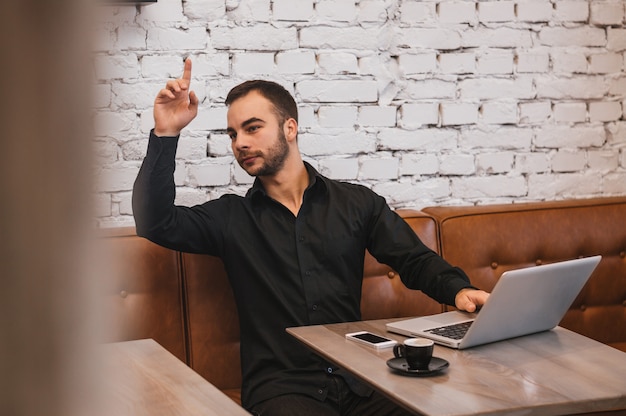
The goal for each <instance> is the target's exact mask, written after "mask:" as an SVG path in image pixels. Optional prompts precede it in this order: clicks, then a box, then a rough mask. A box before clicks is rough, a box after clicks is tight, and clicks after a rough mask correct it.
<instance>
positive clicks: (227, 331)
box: [182, 253, 241, 401]
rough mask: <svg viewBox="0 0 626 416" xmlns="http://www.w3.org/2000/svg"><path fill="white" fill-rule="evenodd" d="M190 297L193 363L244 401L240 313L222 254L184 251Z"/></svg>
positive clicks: (196, 369)
mask: <svg viewBox="0 0 626 416" xmlns="http://www.w3.org/2000/svg"><path fill="white" fill-rule="evenodd" d="M182 262H183V271H184V274H185V292H186V297H187V319H188V321H187V322H188V323H187V325H188V328H189V334H188V340H189V354H190V359H189V365H190V366H191V368H193V369H194V370H195V371H196V372H197V373H198V374H200V375H201V376H202V377H204V378H206V379H207V380H208V381H210V382H211V383H212V384H213V385H215V386H216V387H217V388H219V389H220V390H223V391H225V393H226V394H228V395H229V396H231V397H232V398H234V399H235V400H236V401H240V398H239V397H238V395H239V389H240V388H241V363H240V359H239V315H238V313H237V307H236V305H235V298H234V295H233V291H232V289H231V288H230V283H229V282H228V277H227V275H226V270H225V269H224V264H223V263H222V260H220V259H219V258H218V257H213V256H207V255H200V254H188V253H183V254H182Z"/></svg>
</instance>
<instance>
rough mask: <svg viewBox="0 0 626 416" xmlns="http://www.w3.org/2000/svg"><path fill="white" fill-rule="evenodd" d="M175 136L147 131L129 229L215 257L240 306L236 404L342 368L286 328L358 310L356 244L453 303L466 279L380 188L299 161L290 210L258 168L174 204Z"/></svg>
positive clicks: (312, 388)
mask: <svg viewBox="0 0 626 416" xmlns="http://www.w3.org/2000/svg"><path fill="white" fill-rule="evenodd" d="M177 143H178V139H177V138H171V137H170V138H167V137H157V136H155V135H154V134H151V135H150V140H149V144H148V151H147V154H146V158H145V159H144V161H143V164H142V167H141V169H140V172H139V175H138V177H137V180H136V182H135V186H134V192H133V211H134V215H135V221H136V226H137V233H138V235H140V236H143V237H146V238H148V239H150V240H151V241H153V242H155V243H157V244H160V245H163V246H165V247H169V248H171V249H175V250H180V251H185V252H191V253H205V254H210V255H214V256H219V257H220V258H221V259H222V260H223V262H224V265H225V268H226V271H227V273H228V277H229V280H230V284H231V286H232V289H233V293H234V296H235V300H236V303H237V308H238V312H239V319H240V329H241V364H242V372H243V386H242V402H243V405H244V406H245V407H248V408H249V407H251V406H252V405H254V404H256V403H258V402H260V401H263V400H265V399H268V398H271V397H274V396H278V395H280V394H284V393H290V392H291V393H302V394H307V395H309V396H312V397H317V398H319V399H320V400H323V399H324V398H325V397H326V391H327V389H326V382H327V377H328V376H327V374H329V373H334V374H340V375H341V374H342V373H343V372H342V370H341V369H336V368H335V367H333V366H331V365H330V364H329V363H327V362H325V361H324V360H323V359H321V358H319V357H318V356H316V355H315V354H314V353H312V352H310V351H309V350H308V349H307V348H306V347H304V346H303V345H301V344H300V343H299V342H298V341H296V340H295V339H294V338H292V337H291V336H290V335H288V334H287V333H286V332H285V328H287V327H293V326H301V325H313V324H328V323H335V322H347V321H357V320H359V319H360V318H361V315H360V301H361V284H362V280H363V263H364V256H365V250H366V249H368V250H369V251H370V252H371V253H372V255H373V256H374V257H375V258H376V259H377V260H378V261H380V262H381V263H385V264H388V265H390V266H391V267H392V268H394V269H395V270H397V271H398V272H399V273H400V276H401V279H402V281H403V282H404V283H405V285H406V286H407V287H409V288H412V289H419V290H422V291H424V292H425V293H426V294H428V295H430V296H431V297H433V298H435V299H436V300H438V301H440V302H443V303H447V304H451V305H453V304H454V297H455V295H456V293H457V292H458V291H459V290H460V289H462V288H464V287H470V284H469V280H468V278H467V276H466V275H465V274H464V273H463V272H462V271H460V270H459V269H457V268H454V267H451V266H450V265H449V264H447V263H446V262H445V261H444V260H443V259H442V258H441V257H439V256H438V255H437V254H435V253H434V252H432V251H431V250H430V249H428V248H427V247H426V246H425V245H424V244H423V243H422V242H421V241H420V240H419V238H418V237H417V236H416V235H415V233H414V232H413V230H412V229H411V228H410V227H409V226H408V225H407V223H406V222H405V221H404V220H403V219H402V218H400V217H399V216H398V215H397V214H395V213H394V212H393V211H391V210H390V209H389V207H388V206H387V204H386V202H385V200H384V198H382V197H381V196H379V195H376V194H375V193H374V192H372V191H371V190H370V189H368V188H366V187H364V186H360V185H355V184H349V183H342V182H338V181H334V180H330V179H328V178H325V177H324V176H322V175H320V174H319V173H318V172H316V171H315V169H313V168H312V167H311V166H310V165H308V164H306V169H307V172H308V174H309V186H308V188H307V189H306V191H305V193H304V198H303V203H302V206H301V208H300V211H299V213H298V215H297V216H294V215H293V213H292V212H291V211H289V210H288V209H287V208H286V207H284V206H283V205H281V204H280V203H278V202H277V201H275V200H273V199H272V198H270V197H268V195H267V194H266V193H265V190H264V189H263V186H262V185H261V183H260V181H259V180H258V179H257V180H256V181H255V183H254V185H253V186H252V188H251V189H250V190H249V191H248V193H247V195H246V196H245V197H241V196H237V195H224V196H222V197H221V198H219V199H217V200H213V201H209V202H206V203H204V204H202V205H198V206H194V207H181V206H175V205H174V197H175V185H174V179H173V173H174V168H175V154H176V147H177ZM344 376H345V377H347V378H348V379H350V376H349V375H346V374H345V373H344ZM348 381H349V383H350V381H351V380H348ZM351 385H353V384H351ZM358 390H359V389H358V386H357V387H355V391H357V392H358ZM361 393H364V391H361Z"/></svg>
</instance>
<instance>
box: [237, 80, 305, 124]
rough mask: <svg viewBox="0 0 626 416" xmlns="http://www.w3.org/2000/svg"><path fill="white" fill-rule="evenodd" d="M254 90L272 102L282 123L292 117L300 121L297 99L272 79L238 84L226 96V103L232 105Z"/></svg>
mask: <svg viewBox="0 0 626 416" xmlns="http://www.w3.org/2000/svg"><path fill="white" fill-rule="evenodd" d="M252 91H258V92H259V94H261V95H262V96H263V97H265V98H266V99H268V100H269V101H270V102H271V103H272V105H273V106H274V109H275V111H276V113H277V116H278V117H279V120H280V122H281V123H283V122H285V121H286V120H287V119H290V118H293V119H294V120H296V122H297V121H298V106H297V105H296V101H295V100H294V99H293V97H292V96H291V94H290V93H289V91H287V90H286V89H285V88H284V87H283V86H282V85H280V84H277V83H276V82H272V81H265V80H260V79H255V80H250V81H245V82H243V83H241V84H239V85H237V86H236V87H234V88H233V89H232V90H230V92H229V93H228V95H227V96H226V105H228V106H229V105H231V104H232V103H233V102H234V101H236V100H238V99H239V98H242V97H244V96H246V95H248V94H249V93H250V92H252Z"/></svg>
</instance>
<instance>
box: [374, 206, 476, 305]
mask: <svg viewBox="0 0 626 416" xmlns="http://www.w3.org/2000/svg"><path fill="white" fill-rule="evenodd" d="M378 198H380V199H381V201H378V202H377V204H376V205H377V215H376V216H375V217H374V220H373V223H372V226H371V232H370V239H369V244H368V249H369V251H370V253H371V254H372V255H373V256H374V257H375V258H376V259H377V260H378V261H379V262H381V263H384V264H387V265H389V266H390V267H392V268H393V269H394V270H396V271H398V273H399V274H400V278H401V279H402V282H403V283H404V284H405V285H406V286H407V287H408V288H410V289H418V290H421V291H422V292H424V293H425V294H427V295H428V296H430V297H431V298H433V299H435V300H436V301H438V302H441V303H445V304H447V305H452V306H454V304H455V302H454V301H455V296H456V294H457V293H458V292H459V291H460V290H461V289H464V288H472V287H473V286H472V285H471V284H470V281H469V278H468V277H467V275H466V274H465V272H463V270H461V269H460V268H458V267H453V266H452V265H450V264H449V263H448V262H446V261H445V260H444V259H443V258H442V257H441V256H439V255H438V254H437V253H435V252H434V251H432V250H431V249H429V248H428V247H426V245H425V244H424V243H423V242H422V241H421V240H420V239H419V237H418V236H417V234H415V232H414V231H413V229H412V228H411V227H410V226H409V225H408V224H407V223H406V221H404V220H403V219H402V218H401V217H400V216H399V215H398V214H397V213H395V212H393V211H391V209H390V208H389V207H388V206H387V204H386V202H384V199H383V198H382V197H378Z"/></svg>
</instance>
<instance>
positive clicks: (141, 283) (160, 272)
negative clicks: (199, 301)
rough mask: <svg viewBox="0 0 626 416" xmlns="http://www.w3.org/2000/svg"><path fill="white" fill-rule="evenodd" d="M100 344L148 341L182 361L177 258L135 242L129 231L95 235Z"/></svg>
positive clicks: (145, 242) (132, 231) (142, 241)
mask: <svg viewBox="0 0 626 416" xmlns="http://www.w3.org/2000/svg"><path fill="white" fill-rule="evenodd" d="M100 236H102V238H99V239H98V244H99V246H98V247H99V249H100V253H101V254H102V258H103V259H105V260H104V261H103V266H102V267H104V270H94V274H95V275H96V276H98V277H99V280H101V281H99V282H98V284H99V285H100V288H101V291H102V293H103V294H104V296H103V297H101V298H100V301H101V302H103V304H102V305H100V306H101V308H99V311H101V312H102V315H103V317H102V321H103V322H104V324H105V325H106V330H105V331H103V332H104V333H105V341H107V342H115V341H128V340H134V339H142V338H152V339H154V340H155V341H157V342H158V343H159V344H161V345H162V346H163V347H165V348H166V349H167V350H168V351H170V352H171V353H172V354H174V355H175V356H177V357H178V358H179V359H181V360H183V361H186V359H187V350H186V345H185V327H184V318H183V303H182V302H183V301H182V298H183V293H182V289H183V286H182V275H181V270H180V254H179V253H178V252H176V251H173V250H168V249H166V248H164V247H161V246H158V245H156V244H154V243H151V242H150V241H148V240H146V239H144V238H140V237H137V235H136V234H135V229H134V227H124V228H116V229H106V230H100Z"/></svg>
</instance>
